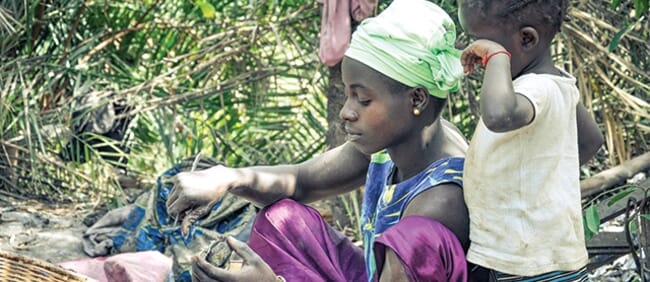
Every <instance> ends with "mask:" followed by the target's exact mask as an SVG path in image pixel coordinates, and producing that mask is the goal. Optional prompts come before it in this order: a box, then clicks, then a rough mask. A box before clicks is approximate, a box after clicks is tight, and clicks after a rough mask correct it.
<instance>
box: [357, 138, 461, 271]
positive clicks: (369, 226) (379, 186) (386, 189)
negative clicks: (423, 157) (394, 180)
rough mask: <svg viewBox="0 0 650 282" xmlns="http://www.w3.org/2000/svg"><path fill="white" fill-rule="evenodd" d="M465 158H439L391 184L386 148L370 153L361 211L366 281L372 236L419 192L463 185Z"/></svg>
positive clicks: (371, 262) (371, 263) (370, 267)
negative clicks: (418, 171)
mask: <svg viewBox="0 0 650 282" xmlns="http://www.w3.org/2000/svg"><path fill="white" fill-rule="evenodd" d="M464 161H465V159H464V158H444V159H440V160H437V161H435V162H433V163H432V164H430V165H429V166H428V167H427V168H426V169H425V170H423V171H422V172H420V173H418V174H417V175H415V176H413V177H411V178H409V179H407V180H406V181H402V182H400V183H398V184H392V185H391V184H390V183H391V181H390V178H391V177H392V174H391V172H392V171H393V168H394V167H395V164H394V163H393V161H392V160H391V159H390V157H389V156H388V153H386V152H385V151H382V152H379V153H376V154H374V155H372V160H371V162H370V167H369V168H368V176H367V178H366V187H365V193H364V198H363V206H362V214H361V233H362V236H363V248H364V253H365V258H366V272H367V273H368V281H372V280H373V279H374V276H375V271H376V264H375V259H374V253H373V249H372V245H373V243H374V242H375V238H376V237H377V236H379V235H380V234H381V233H383V232H384V231H385V230H386V229H388V228H389V227H391V226H393V225H395V224H396V223H397V222H399V220H400V218H401V217H402V213H403V212H404V210H405V209H406V206H407V205H408V203H410V202H411V200H412V199H413V198H415V197H416V196H417V195H419V194H420V193H422V192H424V191H426V190H428V189H429V188H432V187H434V186H436V185H439V184H443V183H456V184H458V185H460V186H462V184H463V182H462V174H463V163H464Z"/></svg>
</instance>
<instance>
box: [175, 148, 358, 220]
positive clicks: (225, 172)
mask: <svg viewBox="0 0 650 282" xmlns="http://www.w3.org/2000/svg"><path fill="white" fill-rule="evenodd" d="M369 162H370V160H369V157H368V156H366V155H364V154H363V153H361V152H359V151H358V150H357V149H356V148H354V146H352V144H349V143H345V144H343V145H341V146H339V147H337V148H334V149H332V150H329V151H327V152H325V153H323V154H322V155H319V156H317V157H314V158H312V159H310V160H308V161H305V162H303V163H300V164H294V165H277V166H256V167H245V168H229V167H225V166H215V167H212V168H209V169H206V170H202V171H195V172H182V173H179V174H177V175H176V186H175V188H174V189H173V190H172V192H171V193H170V195H169V197H168V199H167V211H168V212H169V213H170V214H172V215H182V214H183V213H184V212H185V211H187V210H191V209H194V208H196V207H202V206H206V205H209V204H213V203H214V202H216V201H218V200H220V199H221V198H222V197H223V195H224V194H225V193H227V192H232V193H233V194H236V195H239V196H242V197H244V198H246V199H248V200H250V201H251V202H253V203H255V204H256V205H258V206H261V207H264V206H267V205H269V204H272V203H274V202H276V201H278V200H280V199H282V198H287V197H292V198H294V199H295V200H297V201H301V202H311V201H315V200H318V199H322V198H325V197H328V196H331V195H336V194H340V193H343V192H346V191H349V190H352V189H355V188H358V187H359V186H361V185H362V184H363V182H364V180H365V176H366V171H367V170H368V164H369Z"/></svg>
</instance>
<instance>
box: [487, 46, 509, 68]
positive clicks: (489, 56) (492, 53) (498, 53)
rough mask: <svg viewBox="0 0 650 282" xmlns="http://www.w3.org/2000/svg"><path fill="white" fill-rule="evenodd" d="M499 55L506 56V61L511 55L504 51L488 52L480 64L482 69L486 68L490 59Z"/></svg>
mask: <svg viewBox="0 0 650 282" xmlns="http://www.w3.org/2000/svg"><path fill="white" fill-rule="evenodd" d="M501 54H503V55H506V56H508V59H512V54H510V52H508V50H506V49H500V50H495V51H491V52H488V53H487V54H486V55H485V56H483V58H482V60H481V63H483V67H485V66H487V64H488V62H489V61H490V59H492V57H494V56H496V55H501Z"/></svg>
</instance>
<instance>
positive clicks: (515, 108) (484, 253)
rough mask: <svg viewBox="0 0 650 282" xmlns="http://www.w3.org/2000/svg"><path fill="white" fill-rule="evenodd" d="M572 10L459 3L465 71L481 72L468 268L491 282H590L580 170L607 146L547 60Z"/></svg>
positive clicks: (571, 81)
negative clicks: (486, 272) (466, 40)
mask: <svg viewBox="0 0 650 282" xmlns="http://www.w3.org/2000/svg"><path fill="white" fill-rule="evenodd" d="M567 5H568V4H567V1H566V0H553V1H541V0H497V1H488V0H461V1H459V12H458V13H459V19H460V23H461V26H462V27H463V29H464V30H465V32H466V34H467V35H469V36H470V37H471V38H473V39H476V40H475V41H474V42H473V43H471V44H470V45H469V46H468V47H467V48H466V49H465V50H464V52H463V54H462V56H461V63H462V64H463V67H464V70H465V72H466V73H471V72H473V71H474V67H475V65H477V64H480V65H482V66H483V67H485V74H484V76H483V84H482V88H481V94H480V111H481V120H480V121H479V124H478V126H477V128H476V131H475V133H474V136H473V138H472V140H471V141H470V147H469V149H468V152H467V158H466V161H465V170H464V175H465V177H464V185H465V201H466V203H467V206H468V209H469V213H470V240H471V245H470V249H469V252H468V255H467V258H468V260H469V261H470V262H472V263H475V264H477V265H480V266H482V267H484V268H487V269H490V270H493V271H492V273H493V274H494V275H493V276H492V278H493V280H497V281H498V280H506V279H507V280H508V281H519V280H524V279H525V280H526V281H539V280H543V279H544V280H545V281H546V279H548V281H551V280H552V281H584V280H586V279H587V275H586V273H585V268H584V267H585V265H586V264H587V262H588V257H587V251H586V248H585V239H584V233H583V225H582V210H581V197H580V179H579V177H580V174H579V167H580V164H582V163H584V162H586V161H587V160H589V159H590V158H591V157H593V155H594V154H595V153H596V151H597V150H598V148H599V147H600V146H601V145H602V143H603V137H602V135H601V133H600V131H599V129H598V127H597V125H596V123H595V121H594V120H593V118H592V117H591V116H590V115H589V114H588V112H587V111H586V109H585V108H584V106H582V105H581V103H580V102H579V101H578V99H579V93H578V89H577V87H576V84H575V78H573V77H572V76H571V75H569V74H568V73H566V72H565V71H563V70H561V69H559V68H557V67H556V66H555V65H554V63H553V60H552V57H551V50H550V46H551V41H552V39H553V37H554V36H555V34H556V33H557V32H558V31H559V30H560V26H561V24H562V21H563V19H564V17H565V15H566V9H567Z"/></svg>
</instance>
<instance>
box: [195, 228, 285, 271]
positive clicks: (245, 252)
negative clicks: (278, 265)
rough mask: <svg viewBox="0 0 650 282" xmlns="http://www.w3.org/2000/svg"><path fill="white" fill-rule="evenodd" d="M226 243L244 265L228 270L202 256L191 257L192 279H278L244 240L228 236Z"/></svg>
mask: <svg viewBox="0 0 650 282" xmlns="http://www.w3.org/2000/svg"><path fill="white" fill-rule="evenodd" d="M227 242H228V245H230V247H231V248H232V249H233V251H235V253H237V254H238V255H239V256H240V257H241V258H242V259H243V260H244V266H243V267H242V268H241V270H239V271H228V270H225V269H221V268H219V267H216V266H214V265H212V264H210V263H209V262H207V261H206V260H205V259H204V258H200V257H193V258H192V281H223V282H228V281H237V282H262V281H279V278H278V276H276V275H275V273H273V270H272V269H271V267H270V266H269V265H268V264H267V263H266V262H264V260H262V258H260V256H259V255H257V254H256V253H255V252H254V251H253V250H251V248H250V247H249V246H248V245H247V244H246V243H244V242H241V241H238V240H237V239H235V238H233V237H228V239H227Z"/></svg>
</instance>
